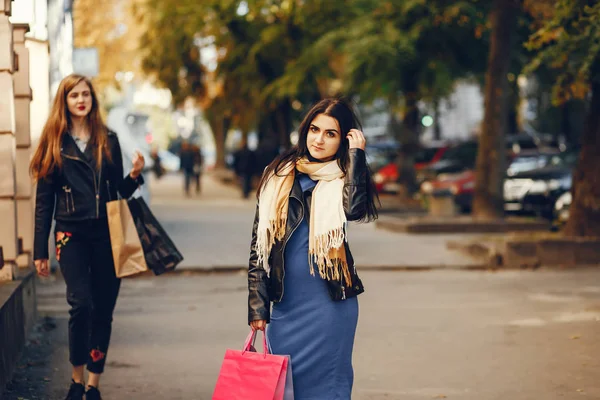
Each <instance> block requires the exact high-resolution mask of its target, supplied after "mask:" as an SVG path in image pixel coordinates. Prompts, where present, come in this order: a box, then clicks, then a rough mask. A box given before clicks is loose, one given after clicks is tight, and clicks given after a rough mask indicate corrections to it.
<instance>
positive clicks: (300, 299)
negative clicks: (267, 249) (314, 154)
mask: <svg viewBox="0 0 600 400" xmlns="http://www.w3.org/2000/svg"><path fill="white" fill-rule="evenodd" d="M297 179H299V181H300V184H301V186H302V190H303V192H304V191H306V190H309V189H311V188H312V187H314V186H315V185H316V182H315V181H313V180H311V179H310V178H309V177H308V176H307V175H299V176H298V178H297ZM305 217H306V215H305ZM308 227H309V224H308V221H307V219H306V218H304V219H303V220H302V222H301V223H300V225H299V226H298V228H297V229H296V231H295V232H294V233H293V234H292V236H291V237H290V239H289V241H288V243H287V245H286V248H285V254H284V260H285V277H284V281H283V283H284V292H283V298H282V300H281V302H279V303H273V310H272V312H271V322H270V324H269V325H268V328H267V335H268V338H269V341H270V344H271V348H272V351H273V353H274V354H285V355H289V356H290V357H291V360H292V375H293V378H294V396H295V400H350V398H351V393H352V383H353V380H354V372H353V369H352V348H353V346H354V334H355V332H356V324H357V322H358V300H357V298H356V297H352V298H349V299H347V300H343V301H335V302H334V301H333V300H331V297H330V296H329V292H328V290H327V284H326V282H325V281H324V280H323V279H322V278H321V277H319V274H318V271H316V272H315V276H313V275H311V274H310V269H309V268H310V267H309V265H308Z"/></svg>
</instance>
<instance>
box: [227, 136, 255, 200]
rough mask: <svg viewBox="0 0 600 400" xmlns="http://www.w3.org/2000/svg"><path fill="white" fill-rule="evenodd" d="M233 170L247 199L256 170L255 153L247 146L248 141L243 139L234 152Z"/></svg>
mask: <svg viewBox="0 0 600 400" xmlns="http://www.w3.org/2000/svg"><path fill="white" fill-rule="evenodd" d="M233 157H234V170H235V174H236V175H237V176H238V178H239V180H240V183H241V186H242V196H243V197H244V198H245V199H247V198H248V197H249V196H250V191H251V190H252V178H253V177H254V173H255V171H256V164H257V159H256V154H255V153H254V151H252V150H250V149H249V148H248V142H247V141H246V140H243V141H242V143H241V145H240V149H239V150H238V151H236V152H235V154H234V156H233Z"/></svg>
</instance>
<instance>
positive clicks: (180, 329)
mask: <svg viewBox="0 0 600 400" xmlns="http://www.w3.org/2000/svg"><path fill="white" fill-rule="evenodd" d="M362 278H363V281H364V282H365V286H366V288H367V291H366V292H365V293H364V294H363V295H361V296H360V319H359V327H358V332H357V338H356V347H355V353H354V366H355V386H354V393H353V397H352V398H353V399H354V400H424V399H435V398H447V399H459V400H509V399H510V400H531V399H543V400H554V399H556V400H558V399H561V400H562V399H567V400H573V399H600V358H599V357H598V355H599V354H600V270H598V269H581V270H565V271H550V270H543V269H542V270H538V271H535V272H531V271H510V272H499V273H492V272H481V271H476V272H474V271H469V272H467V271H447V270H435V271H425V272H389V271H365V272H363V273H362ZM245 298H246V282H245V277H244V275H243V274H208V275H207V274H184V275H172V276H162V277H159V278H138V279H129V280H126V281H125V282H124V284H123V289H122V294H121V297H120V299H119V304H118V306H117V311H116V314H115V323H114V336H113V342H112V347H111V350H110V352H109V354H108V361H109V363H108V369H107V371H106V374H105V377H104V380H103V385H102V389H103V395H104V398H105V399H107V400H138V399H139V400H177V399H194V400H208V399H210V397H211V393H212V390H213V387H214V382H215V380H216V377H217V374H218V371H219V368H220V364H221V360H222V357H223V354H224V351H225V349H226V348H239V347H240V346H241V345H242V341H243V339H244V338H245V336H246V333H247V326H246V323H245V320H246V303H245ZM39 308H40V313H41V314H42V315H45V316H50V317H52V320H51V321H54V322H55V323H56V328H55V329H51V328H52V327H51V326H49V325H50V324H48V323H47V324H46V327H47V329H49V330H48V331H47V332H45V331H43V332H41V333H37V334H36V335H34V336H33V344H31V345H30V346H29V348H28V350H27V357H25V358H24V359H23V361H22V363H21V365H22V367H23V368H21V369H20V370H19V372H18V374H17V377H16V379H15V383H14V384H13V385H12V387H13V390H12V392H10V393H5V396H4V397H3V398H2V399H3V400H17V399H21V398H22V399H30V400H32V399H44V400H55V399H62V398H63V397H61V396H64V388H65V386H67V384H68V381H69V374H70V373H69V366H68V361H67V360H68V358H67V357H68V355H67V335H66V323H67V319H66V318H67V305H66V303H65V300H64V285H63V284H62V282H61V281H55V282H46V283H45V284H43V285H41V286H40V287H39ZM51 321H50V322H51ZM28 363H29V364H28ZM324 400H327V399H324Z"/></svg>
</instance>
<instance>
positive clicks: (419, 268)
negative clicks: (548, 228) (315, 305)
mask: <svg viewBox="0 0 600 400" xmlns="http://www.w3.org/2000/svg"><path fill="white" fill-rule="evenodd" d="M358 269H359V270H360V271H361V273H365V272H369V271H390V272H425V271H440V270H447V271H487V270H490V269H492V268H490V267H489V266H487V265H485V264H473V265H450V266H447V265H430V266H425V265H374V266H368V267H365V266H363V267H360V266H359V267H358ZM247 271H248V267H246V266H244V267H236V266H225V267H208V268H204V267H182V268H177V269H175V271H171V272H167V273H166V274H163V275H221V274H222V275H224V274H236V273H239V274H245V273H246V272H247ZM155 276H156V275H154V274H153V273H152V272H151V271H147V272H143V273H140V274H137V275H132V276H129V277H126V278H123V279H140V278H150V277H155ZM160 276H162V275H159V276H158V277H160Z"/></svg>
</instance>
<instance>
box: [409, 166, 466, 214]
mask: <svg viewBox="0 0 600 400" xmlns="http://www.w3.org/2000/svg"><path fill="white" fill-rule="evenodd" d="M474 190H475V171H474V170H472V169H469V170H466V171H463V172H459V173H456V174H440V175H438V177H437V179H435V180H432V181H426V182H424V183H423V184H422V185H421V192H423V193H424V194H433V193H440V192H449V193H451V194H452V195H453V196H454V202H455V204H456V205H457V206H458V208H459V209H460V211H461V212H469V211H470V210H471V204H472V202H473V191H474Z"/></svg>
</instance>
